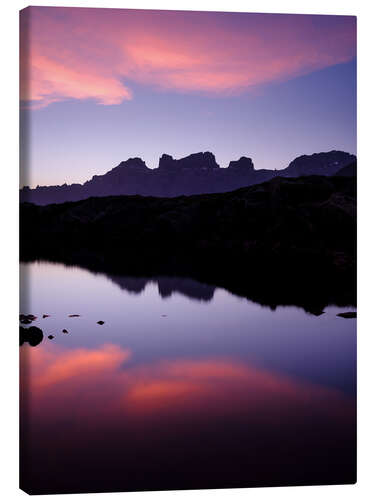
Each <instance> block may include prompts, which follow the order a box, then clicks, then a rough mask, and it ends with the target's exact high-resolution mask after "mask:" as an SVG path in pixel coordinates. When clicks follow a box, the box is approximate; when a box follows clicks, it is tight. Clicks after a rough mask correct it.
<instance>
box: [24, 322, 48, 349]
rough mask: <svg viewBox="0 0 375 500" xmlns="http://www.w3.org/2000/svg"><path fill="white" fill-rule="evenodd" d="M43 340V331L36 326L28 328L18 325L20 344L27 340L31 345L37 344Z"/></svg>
mask: <svg viewBox="0 0 375 500" xmlns="http://www.w3.org/2000/svg"><path fill="white" fill-rule="evenodd" d="M42 340H43V332H42V330H41V329H40V328H38V327H37V326H30V328H24V327H22V326H20V345H23V344H24V343H25V342H27V343H28V344H29V345H31V346H32V347H35V346H37V345H38V344H40V343H41V342H42Z"/></svg>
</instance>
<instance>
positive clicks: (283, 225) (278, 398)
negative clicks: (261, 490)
mask: <svg viewBox="0 0 375 500" xmlns="http://www.w3.org/2000/svg"><path fill="white" fill-rule="evenodd" d="M20 36H21V38H20V48H21V50H20V74H21V81H20V116H21V141H20V142H21V175H20V179H21V186H20V260H21V262H20V268H21V286H20V316H19V321H20V328H19V330H20V374H21V375H20V487H21V488H22V489H23V490H24V491H26V492H27V493H30V494H56V493H90V492H115V491H141V490H172V489H177V490H178V489H201V488H238V487H264V486H297V485H325V484H351V483H354V482H355V481H356V315H357V313H356V178H357V158H356V19H355V17H351V16H339V15H337V16H334V15H333V16H326V15H299V14H298V13H295V14H293V13H292V14H259V13H257V14H252V13H233V12H191V11H158V10H128V9H96V8H95V9H94V8H92V9H90V8H59V7H28V8H26V9H24V10H22V11H21V12H20Z"/></svg>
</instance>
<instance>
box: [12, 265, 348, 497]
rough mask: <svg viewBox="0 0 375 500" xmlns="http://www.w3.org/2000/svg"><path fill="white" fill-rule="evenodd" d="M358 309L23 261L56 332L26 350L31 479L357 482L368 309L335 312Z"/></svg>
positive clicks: (105, 485) (110, 484)
mask: <svg viewBox="0 0 375 500" xmlns="http://www.w3.org/2000/svg"><path fill="white" fill-rule="evenodd" d="M270 287H272V282H271V281H270ZM352 310H355V308H353V307H349V306H348V307H346V308H342V307H337V306H335V305H330V306H328V307H326V308H325V309H324V314H321V315H313V314H309V313H307V312H306V311H305V310H304V309H302V308H299V307H295V306H283V307H281V306H280V307H276V308H273V309H272V308H270V307H267V306H262V305H260V304H257V303H255V302H251V301H249V300H247V299H245V298H241V297H238V296H236V295H233V294H232V293H230V292H229V291H227V290H225V289H223V288H217V287H215V286H214V285H211V284H205V283H199V282H198V281H195V280H193V279H191V278H189V277H173V276H169V277H168V276H160V277H147V276H145V277H134V276H133V277H132V276H118V275H106V274H100V273H94V272H91V271H88V270H85V269H83V268H79V267H68V266H65V265H63V264H55V263H47V262H34V263H28V264H21V309H20V312H21V313H23V314H34V315H36V316H37V319H36V320H35V321H34V322H33V323H32V325H35V326H37V327H39V328H41V329H42V330H43V334H44V338H43V340H42V342H41V343H40V344H38V345H37V346H34V347H31V346H29V345H28V344H27V343H24V344H23V345H22V346H21V347H20V358H21V481H22V484H23V485H24V486H25V487H27V489H28V491H30V492H33V493H57V492H59V493H73V492H95V491H98V492H99V491H137V490H153V489H175V488H176V489H181V488H220V487H244V486H273V485H275V486H281V485H288V484H293V485H296V484H301V485H304V484H335V483H353V482H355V480H356V320H355V319H344V318H341V317H338V316H337V314H338V313H340V312H345V311H352ZM43 315H49V316H48V317H45V318H43ZM69 315H79V316H76V317H69ZM98 321H104V324H102V325H100V324H98V323H97V322H98ZM63 329H65V330H67V332H68V333H63V332H62V330H63ZM48 335H53V336H54V338H53V339H49V338H48Z"/></svg>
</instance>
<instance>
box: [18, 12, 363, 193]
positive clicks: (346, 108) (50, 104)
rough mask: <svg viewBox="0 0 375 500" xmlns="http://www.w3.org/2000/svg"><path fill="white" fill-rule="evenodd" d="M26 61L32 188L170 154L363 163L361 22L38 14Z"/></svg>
mask: <svg viewBox="0 0 375 500" xmlns="http://www.w3.org/2000/svg"><path fill="white" fill-rule="evenodd" d="M21 49H22V51H21V108H22V109H21V119H22V126H21V146H22V151H23V153H24V155H23V157H22V167H23V168H22V175H21V183H22V184H29V185H32V186H35V185H36V184H40V185H44V184H61V183H64V182H67V183H71V182H82V181H85V180H87V179H89V178H90V177H91V176H92V175H94V174H101V173H104V172H106V171H108V170H110V169H111V168H113V167H114V166H115V165H117V164H118V163H120V161H121V160H126V159H127V158H129V157H131V156H140V157H142V158H143V159H144V160H145V161H146V163H147V165H148V166H149V167H156V166H157V165H158V159H159V157H160V156H161V154H162V153H169V154H172V155H173V156H175V157H182V156H185V155H187V154H190V153H193V152H198V151H207V150H209V151H212V152H213V153H214V154H215V155H216V158H217V161H218V163H219V164H220V165H221V166H227V165H228V163H229V161H230V160H232V159H238V158H239V157H240V156H242V155H247V156H251V157H252V158H253V161H254V164H255V168H272V169H273V168H285V167H286V166H287V165H288V163H289V162H290V161H291V160H293V159H294V158H295V157H296V156H298V155H301V154H311V153H313V152H319V151H329V150H331V149H341V150H345V151H348V152H350V153H356V132H355V131H356V66H355V55H356V20H355V18H354V17H347V16H312V15H281V14H242V13H241V14H236V13H208V12H202V13H199V12H173V11H137V10H116V9H82V8H52V7H31V8H27V9H25V10H23V11H22V12H21Z"/></svg>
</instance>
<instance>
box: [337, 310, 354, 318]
mask: <svg viewBox="0 0 375 500" xmlns="http://www.w3.org/2000/svg"><path fill="white" fill-rule="evenodd" d="M336 316H339V317H340V318H346V319H351V318H356V317H357V313H356V312H355V311H349V312H344V313H339V314H337V315H336Z"/></svg>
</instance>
